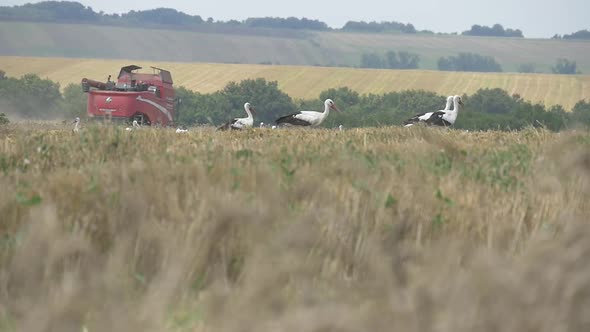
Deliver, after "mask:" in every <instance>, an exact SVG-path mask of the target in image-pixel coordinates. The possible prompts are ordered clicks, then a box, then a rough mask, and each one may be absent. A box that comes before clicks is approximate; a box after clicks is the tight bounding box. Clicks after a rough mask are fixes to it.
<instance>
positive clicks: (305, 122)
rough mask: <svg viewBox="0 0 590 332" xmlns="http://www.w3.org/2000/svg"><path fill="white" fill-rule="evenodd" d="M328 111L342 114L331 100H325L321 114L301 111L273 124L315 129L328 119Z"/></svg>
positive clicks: (283, 117) (281, 118)
mask: <svg viewBox="0 0 590 332" xmlns="http://www.w3.org/2000/svg"><path fill="white" fill-rule="evenodd" d="M330 109H333V110H335V111H338V112H342V111H341V110H339V109H338V107H336V104H334V102H333V101H332V99H326V101H325V102H324V111H323V112H314V111H301V112H297V113H293V114H289V115H285V116H282V117H280V118H278V119H277V120H276V121H275V122H276V123H277V125H281V124H287V125H291V126H303V127H306V126H312V127H317V126H319V125H320V124H321V123H322V122H324V120H325V119H326V118H327V117H328V114H330Z"/></svg>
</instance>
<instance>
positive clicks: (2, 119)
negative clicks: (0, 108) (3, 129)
mask: <svg viewBox="0 0 590 332" xmlns="http://www.w3.org/2000/svg"><path fill="white" fill-rule="evenodd" d="M9 122H10V121H8V118H7V117H6V114H4V113H0V125H3V124H8V123H9Z"/></svg>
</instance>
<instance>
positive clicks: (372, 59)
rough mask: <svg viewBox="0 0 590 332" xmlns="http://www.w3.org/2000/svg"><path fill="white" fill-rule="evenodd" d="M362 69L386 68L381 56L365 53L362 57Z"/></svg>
mask: <svg viewBox="0 0 590 332" xmlns="http://www.w3.org/2000/svg"><path fill="white" fill-rule="evenodd" d="M361 68H385V66H384V61H383V59H382V58H381V56H379V54H376V53H365V54H363V55H362V56H361Z"/></svg>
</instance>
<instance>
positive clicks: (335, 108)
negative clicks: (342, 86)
mask: <svg viewBox="0 0 590 332" xmlns="http://www.w3.org/2000/svg"><path fill="white" fill-rule="evenodd" d="M330 108H331V109H333V110H335V111H338V112H340V113H342V111H341V110H340V109H338V107H336V104H334V105H332V106H331V107H330Z"/></svg>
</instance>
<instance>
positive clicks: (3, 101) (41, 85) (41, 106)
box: [0, 74, 61, 119]
mask: <svg viewBox="0 0 590 332" xmlns="http://www.w3.org/2000/svg"><path fill="white" fill-rule="evenodd" d="M60 101H61V93H60V91H59V83H55V82H53V81H50V80H48V79H41V78H40V77H39V76H37V75H32V74H27V75H24V76H23V77H21V78H19V79H16V78H7V79H3V80H0V106H1V107H2V108H5V109H8V110H9V111H10V112H11V113H14V114H16V115H17V116H18V117H21V118H25V119H31V118H41V119H49V118H53V117H55V116H56V115H57V114H58V112H59V104H60Z"/></svg>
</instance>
